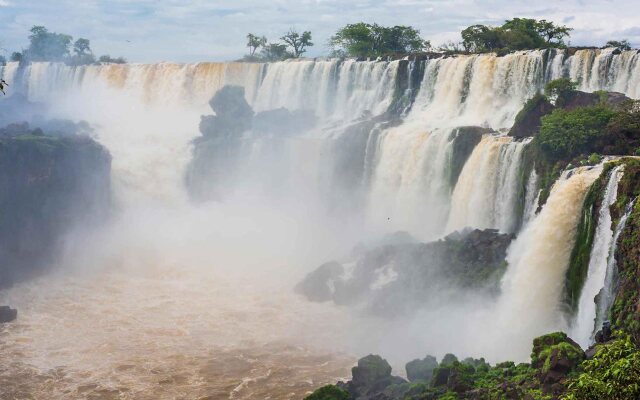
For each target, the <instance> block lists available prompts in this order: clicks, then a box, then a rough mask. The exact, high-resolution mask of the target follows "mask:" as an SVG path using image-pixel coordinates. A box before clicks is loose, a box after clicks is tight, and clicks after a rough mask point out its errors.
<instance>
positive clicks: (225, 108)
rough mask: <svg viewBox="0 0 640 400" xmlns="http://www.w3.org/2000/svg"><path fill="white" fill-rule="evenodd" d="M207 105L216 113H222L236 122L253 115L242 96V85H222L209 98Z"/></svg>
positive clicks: (219, 114)
mask: <svg viewBox="0 0 640 400" xmlns="http://www.w3.org/2000/svg"><path fill="white" fill-rule="evenodd" d="M209 105H210V106H211V109H212V110H213V111H214V112H215V113H216V115H218V116H222V115H224V116H225V118H229V119H233V120H236V121H237V122H238V123H241V122H242V121H245V120H250V119H251V118H252V117H253V110H252V109H251V106H250V105H249V103H247V100H246V99H245V97H244V88H243V87H242V86H232V85H227V86H224V87H223V88H222V89H220V90H218V91H217V92H216V94H215V95H213V97H212V98H211V100H209Z"/></svg>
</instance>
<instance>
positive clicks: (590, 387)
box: [562, 334, 640, 400]
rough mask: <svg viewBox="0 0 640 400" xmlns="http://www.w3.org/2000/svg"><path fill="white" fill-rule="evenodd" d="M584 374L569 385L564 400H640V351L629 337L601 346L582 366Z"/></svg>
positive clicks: (618, 338)
mask: <svg viewBox="0 0 640 400" xmlns="http://www.w3.org/2000/svg"><path fill="white" fill-rule="evenodd" d="M581 368H582V370H583V372H582V373H581V374H580V375H579V376H578V377H577V378H575V379H573V380H572V381H571V382H570V383H569V390H568V391H567V393H566V394H565V395H564V396H563V397H562V398H563V399H564V400H624V399H629V400H631V399H639V398H640V349H638V347H637V346H636V345H635V344H634V343H633V342H632V340H631V338H630V337H629V336H628V335H625V334H619V335H618V337H617V338H616V339H615V340H614V341H612V342H609V343H606V344H604V345H599V346H598V348H597V351H596V354H595V356H594V357H593V359H591V360H586V361H584V362H583V363H582V365H581Z"/></svg>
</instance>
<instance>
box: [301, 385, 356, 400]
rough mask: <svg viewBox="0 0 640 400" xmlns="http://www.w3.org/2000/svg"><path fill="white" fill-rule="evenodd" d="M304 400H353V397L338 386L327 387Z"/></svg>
mask: <svg viewBox="0 0 640 400" xmlns="http://www.w3.org/2000/svg"><path fill="white" fill-rule="evenodd" d="M304 400H351V396H350V395H349V393H348V392H347V391H346V390H343V389H340V388H339V387H337V386H336V385H326V386H323V387H321V388H320V389H318V390H316V391H315V392H313V393H312V394H310V395H309V396H307V397H305V398H304Z"/></svg>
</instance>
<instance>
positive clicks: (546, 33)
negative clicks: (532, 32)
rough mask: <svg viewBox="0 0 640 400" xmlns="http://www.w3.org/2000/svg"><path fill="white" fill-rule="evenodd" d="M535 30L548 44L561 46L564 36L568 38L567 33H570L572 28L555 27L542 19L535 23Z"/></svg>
mask: <svg viewBox="0 0 640 400" xmlns="http://www.w3.org/2000/svg"><path fill="white" fill-rule="evenodd" d="M536 30H537V31H538V34H540V35H541V36H542V37H543V38H544V39H545V40H546V41H547V43H548V44H551V43H555V44H558V45H563V44H564V38H565V36H569V32H571V31H572V30H573V28H569V27H567V26H565V25H555V24H554V23H553V22H551V21H547V20H546V19H542V20H540V21H538V22H537V23H536Z"/></svg>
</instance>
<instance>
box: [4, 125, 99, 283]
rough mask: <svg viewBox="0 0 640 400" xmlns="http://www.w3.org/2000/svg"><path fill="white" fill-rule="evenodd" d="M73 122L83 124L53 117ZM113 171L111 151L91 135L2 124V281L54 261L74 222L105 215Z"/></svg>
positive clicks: (91, 220) (87, 222) (92, 220)
mask: <svg viewBox="0 0 640 400" xmlns="http://www.w3.org/2000/svg"><path fill="white" fill-rule="evenodd" d="M69 124H71V125H73V126H74V127H75V128H76V129H78V130H82V129H83V127H78V126H77V124H73V123H69V122H67V123H63V122H58V123H55V122H54V123H53V125H55V126H58V129H64V127H65V126H69ZM43 126H45V129H46V126H47V125H46V124H43ZM83 126H84V125H83ZM110 171H111V156H110V155H109V153H108V151H107V150H106V149H105V148H104V147H102V146H101V145H100V144H98V143H97V142H95V141H94V140H93V139H91V138H90V137H88V136H85V135H76V134H73V133H71V134H66V133H65V134H64V135H62V134H59V133H56V132H55V131H54V132H50V131H46V133H45V132H43V129H40V128H35V129H32V128H31V127H30V126H29V125H28V124H26V123H22V124H13V125H9V126H7V127H5V128H3V129H1V130H0V210H1V212H0V287H6V286H9V285H11V284H12V283H14V282H16V281H18V280H21V279H24V278H27V277H29V276H31V275H33V274H35V273H37V272H39V271H40V270H42V269H43V268H44V267H46V266H49V265H50V264H51V263H52V262H53V261H54V260H55V257H56V253H57V250H58V249H59V248H60V246H61V244H62V242H63V240H64V239H65V235H66V234H67V233H68V232H69V231H70V230H71V229H73V228H74V227H76V226H79V225H80V224H81V225H84V226H87V225H90V224H93V223H98V222H99V221H102V220H104V218H105V217H106V215H107V213H108V212H109V208H110V199H111V185H110V180H111V175H110Z"/></svg>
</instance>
